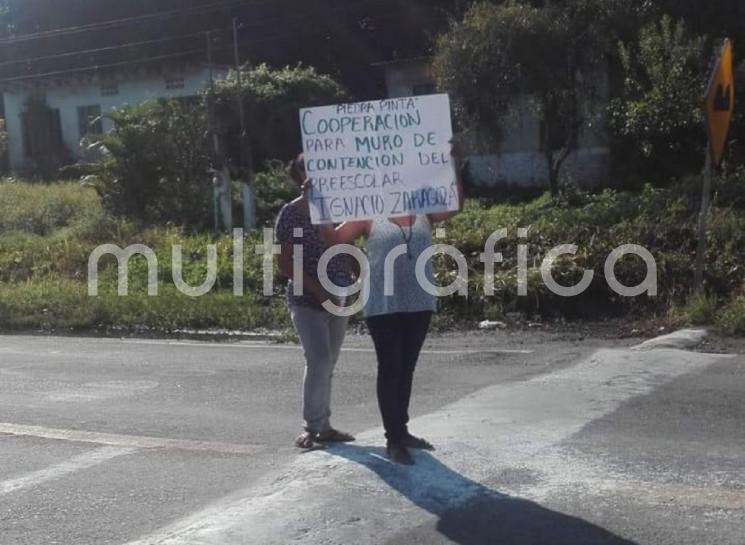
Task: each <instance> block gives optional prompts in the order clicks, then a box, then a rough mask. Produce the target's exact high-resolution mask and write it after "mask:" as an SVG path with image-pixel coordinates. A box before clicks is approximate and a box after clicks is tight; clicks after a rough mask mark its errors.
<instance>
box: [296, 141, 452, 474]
mask: <svg viewBox="0 0 745 545" xmlns="http://www.w3.org/2000/svg"><path fill="white" fill-rule="evenodd" d="M453 156H454V154H453ZM453 162H454V164H455V163H457V162H456V161H453ZM457 170H458V169H457V168H456V185H457V194H458V200H459V201H458V203H459V205H458V209H457V210H456V211H454V212H445V213H441V214H426V215H425V214H423V215H417V216H406V217H397V218H377V219H374V220H366V221H350V222H346V223H343V224H341V225H339V226H338V227H336V228H334V227H332V226H329V225H327V226H324V227H322V228H321V234H322V236H323V238H324V239H325V240H327V241H328V242H330V243H332V244H350V243H352V242H354V241H355V240H357V239H359V238H364V239H365V241H366V250H367V257H368V260H369V263H370V279H371V282H370V286H369V297H368V301H367V304H366V305H365V307H364V310H363V312H364V316H365V319H366V322H367V327H368V330H369V331H370V335H371V336H372V339H373V343H374V345H375V352H376V354H377V359H378V379H377V394H378V404H379V406H380V412H381V415H382V417H383V426H384V428H385V436H386V440H387V451H388V455H389V457H390V458H391V460H393V461H394V462H396V463H399V464H405V465H411V464H413V463H414V461H413V458H412V456H411V454H410V452H409V449H425V450H434V447H433V446H432V445H431V444H430V443H429V442H428V441H426V440H425V439H421V438H419V437H416V436H414V435H412V434H411V433H410V432H409V429H408V423H409V402H410V400H411V390H412V383H413V379H414V370H415V368H416V364H417V361H418V359H419V352H420V351H421V349H422V346H423V344H424V340H425V338H426V337H427V333H428V332H429V326H430V322H431V320H432V314H433V313H434V312H435V310H436V309H437V304H436V301H435V296H434V295H432V294H431V293H429V292H428V291H426V290H425V289H424V288H423V287H422V285H421V283H420V282H419V281H418V279H417V275H416V263H417V260H418V259H419V257H420V256H421V255H422V254H423V253H424V252H425V250H427V249H428V248H430V247H431V246H432V226H433V225H434V224H435V223H437V222H441V221H445V220H447V219H448V218H450V217H451V216H453V215H454V214H457V213H458V212H459V211H460V210H461V209H462V207H463V185H462V181H461V178H460V176H459V175H458V173H457ZM308 185H309V184H307V183H306V188H307V187H308ZM389 255H390V256H391V257H390V258H389V259H388V262H390V261H392V268H393V270H392V271H389V273H388V275H389V276H391V275H390V272H392V273H393V274H392V290H390V289H389V290H388V293H386V289H385V285H384V284H385V283H384V282H383V279H384V278H385V276H386V268H387V261H386V258H387V256H389ZM394 257H395V259H393V258H394ZM388 267H390V265H388ZM425 274H426V277H427V279H428V280H429V282H430V284H434V274H433V270H432V262H431V260H428V261H427V264H426V268H425ZM391 291H392V293H391Z"/></svg>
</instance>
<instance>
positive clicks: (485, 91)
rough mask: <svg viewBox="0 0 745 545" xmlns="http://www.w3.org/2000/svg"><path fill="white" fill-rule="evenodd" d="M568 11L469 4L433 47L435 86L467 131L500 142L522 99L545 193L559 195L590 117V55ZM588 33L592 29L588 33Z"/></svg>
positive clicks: (587, 35)
mask: <svg viewBox="0 0 745 545" xmlns="http://www.w3.org/2000/svg"><path fill="white" fill-rule="evenodd" d="M570 13H571V12H570V11H569V10H567V9H562V7H561V6H558V5H556V6H555V5H553V4H549V5H548V6H546V7H533V6H529V5H524V4H521V3H516V2H509V3H506V4H502V5H493V4H490V3H487V2H479V3H476V4H474V5H473V6H471V7H470V8H469V9H468V11H467V12H466V14H465V16H464V18H463V20H462V21H460V22H456V23H454V24H453V25H452V27H451V28H450V30H449V31H448V32H447V33H446V34H444V35H442V36H441V37H440V38H439V40H438V43H437V48H436V55H435V60H434V68H435V74H436V76H437V79H438V82H439V85H440V87H441V88H443V89H444V90H446V91H448V92H450V94H451V96H452V98H453V99H454V104H455V111H456V115H457V116H458V117H459V119H460V120H461V121H462V122H463V124H464V125H465V126H466V127H472V128H477V129H478V130H480V131H484V130H486V131H487V132H488V133H489V134H490V135H491V136H494V137H495V140H499V139H500V137H501V132H502V129H503V127H504V123H505V120H506V118H507V116H508V115H509V114H510V110H511V108H512V106H513V104H516V103H518V102H519V100H520V99H521V98H522V97H529V99H530V101H531V104H532V105H533V109H534V110H535V112H536V114H537V115H538V116H539V117H540V119H541V121H542V123H541V127H542V128H541V131H540V135H539V141H540V149H541V151H542V152H543V154H544V155H545V157H546V162H547V171H548V182H549V188H550V190H551V194H552V195H553V196H554V197H557V196H558V195H559V177H560V174H561V168H562V166H563V164H564V163H565V161H566V159H567V158H568V157H569V155H570V154H571V152H572V151H573V150H574V149H576V147H577V145H578V142H579V137H580V135H581V131H582V129H583V127H585V126H587V125H588V124H589V123H590V122H591V121H592V119H593V117H594V113H593V107H594V102H595V98H596V87H595V86H594V85H593V84H592V83H591V81H589V80H590V79H591V78H590V77H588V76H590V74H592V73H593V72H596V71H597V67H596V65H595V61H596V59H595V58H593V56H594V54H595V53H596V52H597V51H596V50H594V49H593V48H592V47H589V46H588V45H587V44H586V42H592V39H593V37H594V33H592V32H589V31H587V30H585V31H583V32H578V31H577V29H576V26H575V22H574V21H573V19H572V17H571V16H570ZM590 28H591V27H590Z"/></svg>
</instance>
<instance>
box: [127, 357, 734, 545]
mask: <svg viewBox="0 0 745 545" xmlns="http://www.w3.org/2000/svg"><path fill="white" fill-rule="evenodd" d="M718 359H720V357H718V356H714V355H705V354H694V353H689V352H681V351H677V350H660V351H655V352H653V353H634V352H630V351H628V350H601V351H598V352H597V353H596V354H594V355H593V357H590V358H588V359H587V360H585V361H584V362H582V363H581V364H579V365H576V366H574V367H571V368H568V369H564V370H562V371H558V372H556V373H552V374H548V375H543V376H539V377H535V378H533V379H531V380H528V381H525V382H520V383H508V384H498V385H495V386H491V387H488V388H485V389H484V390H481V391H479V392H477V393H475V394H473V395H470V396H468V397H466V398H464V399H462V400H460V401H458V402H456V403H454V404H452V405H450V406H448V407H445V408H443V409H441V410H439V411H437V412H435V413H433V414H430V415H427V416H424V417H421V418H418V419H416V420H415V421H414V422H412V429H413V431H415V432H416V433H420V434H422V435H423V436H425V437H427V438H428V439H431V440H432V441H433V442H434V443H435V444H436V445H438V451H437V452H436V453H435V456H430V455H428V454H417V465H415V466H414V467H412V468H401V467H399V466H395V465H393V464H391V463H389V462H388V461H387V460H385V459H381V458H380V453H381V450H380V448H379V447H378V448H377V449H376V448H374V447H369V446H367V447H366V446H362V445H370V444H380V440H381V437H380V435H381V432H380V430H370V431H368V432H365V433H363V434H360V435H358V441H357V443H356V444H353V445H349V446H342V447H339V448H337V449H335V450H334V451H332V452H330V453H325V452H316V453H311V454H306V455H304V456H302V457H299V458H298V459H296V460H294V461H293V462H291V463H289V464H288V465H287V466H285V467H284V468H282V469H280V470H278V471H277V472H276V473H274V474H272V475H268V476H266V477H265V478H264V479H263V480H262V482H261V483H259V484H257V485H255V486H252V487H250V488H248V489H246V490H243V491H240V492H238V493H236V494H234V495H232V496H231V497H229V498H225V499H223V500H221V501H218V502H217V503H215V504H213V505H212V506H209V507H207V508H206V509H204V510H202V511H201V512H197V513H195V514H193V515H191V516H188V517H186V518H185V519H183V520H181V521H178V522H176V523H174V524H172V525H170V526H168V527H166V528H164V529H162V530H160V531H157V532H155V533H154V534H152V535H149V536H147V537H144V538H142V539H140V540H137V541H134V542H132V543H130V544H129V545H252V544H256V545H280V544H282V545H284V544H287V543H295V542H302V543H303V544H304V545H320V544H327V543H355V544H357V545H372V544H377V543H385V542H386V541H387V540H388V539H389V538H391V537H392V536H393V535H394V534H395V533H396V532H399V531H401V530H404V529H406V528H412V527H416V526H418V525H420V524H424V523H426V522H427V521H430V520H432V519H433V518H436V517H437V516H438V514H441V513H443V512H445V511H447V509H449V508H450V507H453V506H454V505H458V504H459V503H463V502H466V501H468V500H469V499H472V498H474V497H476V496H486V497H488V498H490V499H492V500H493V501H503V500H510V496H507V495H506V494H505V493H511V494H519V495H520V496H521V497H523V498H526V499H531V500H534V501H541V500H543V499H545V498H547V497H550V496H551V494H553V493H555V492H556V491H557V490H558V491H561V490H562V489H561V486H565V485H567V484H569V483H571V484H572V486H586V487H590V489H589V490H590V491H593V489H592V487H593V486H601V485H602V487H613V486H614V484H615V485H616V486H615V487H614V489H616V490H628V489H629V482H628V481H625V482H622V483H615V482H610V481H613V478H612V475H610V474H606V475H602V474H600V476H599V477H598V475H597V472H596V469H597V468H591V469H592V471H590V473H591V475H587V471H588V470H586V469H584V466H582V465H581V464H574V463H573V460H572V456H571V454H566V453H564V452H563V451H562V450H561V446H560V444H561V442H562V441H563V440H565V439H567V438H569V437H571V436H572V435H574V434H575V433H577V432H579V431H580V430H581V429H582V428H583V427H584V426H585V425H587V424H588V423H590V422H592V421H593V420H596V419H598V418H601V417H603V416H605V415H607V414H609V413H611V412H613V411H614V410H616V409H617V408H618V407H619V406H620V405H621V404H622V403H624V402H625V401H626V400H628V399H630V398H633V397H635V396H639V395H644V394H648V393H650V392H652V391H653V390H654V389H655V388H656V387H658V386H660V385H663V384H665V383H666V382H668V381H670V380H672V379H674V378H676V377H678V376H681V375H684V374H686V373H690V372H695V371H699V370H702V369H704V368H705V367H707V366H708V365H710V364H712V363H714V362H715V361H717V360H718ZM502 473H504V474H518V475H520V474H521V473H524V474H525V475H526V476H527V478H526V480H527V481H528V483H529V484H528V486H525V485H523V484H521V483H520V482H519V481H520V479H518V482H517V483H511V481H510V480H509V479H507V482H506V486H504V487H502V486H500V491H499V492H496V491H494V490H490V489H488V488H487V487H485V486H484V485H482V484H480V483H482V482H484V481H485V480H487V479H492V480H493V479H494V478H495V477H497V476H499V475H500V474H502ZM585 476H588V477H590V478H589V479H588V482H586V483H583V477H585ZM604 479H605V480H604ZM602 487H601V488H596V489H594V491H595V492H597V491H598V490H599V489H600V490H602V489H603V488H602ZM631 489H633V487H632V488H631ZM659 492H660V495H662V494H665V493H669V492H671V490H670V489H669V488H668V489H667V490H665V489H664V488H660V489H659ZM675 492H676V493H681V492H685V491H684V490H683V489H680V490H677V489H676V490H675ZM658 497H659V495H658ZM740 499H741V498H739V496H738V497H726V498H721V499H720V500H719V501H720V503H721V504H730V505H741V503H740ZM704 503H705V502H704ZM711 503H715V504H716V502H715V501H712V502H711Z"/></svg>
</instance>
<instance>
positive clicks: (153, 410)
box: [0, 333, 745, 545]
mask: <svg viewBox="0 0 745 545" xmlns="http://www.w3.org/2000/svg"><path fill="white" fill-rule="evenodd" d="M523 342H524V340H523V341H520V340H518V339H516V338H512V337H511V336H510V335H508V334H504V333H495V334H493V335H491V336H489V337H482V336H475V337H445V338H439V339H433V340H432V341H430V342H429V344H428V346H427V347H426V350H427V351H426V353H425V355H424V357H423V361H422V365H421V367H420V371H419V373H418V376H417V385H416V388H417V391H416V393H415V404H416V405H415V411H414V412H415V416H416V419H415V422H414V424H415V426H416V430H419V431H421V432H423V433H425V434H426V435H427V436H428V437H430V438H432V439H434V440H436V441H437V444H438V446H440V449H439V450H438V452H436V453H434V455H432V456H430V455H425V454H422V455H420V456H419V457H418V459H417V462H418V464H417V466H416V467H415V468H413V469H406V470H404V469H402V468H398V467H394V466H391V465H390V464H389V463H387V462H386V461H385V459H384V458H383V457H382V456H381V451H380V445H381V436H380V431H379V430H378V429H376V426H377V425H378V416H377V408H376V406H375V400H374V397H373V389H372V386H373V379H374V357H373V354H372V352H371V350H370V346H369V343H368V342H367V340H366V339H361V338H351V339H350V340H349V342H348V343H347V349H346V350H345V353H344V358H343V363H342V365H341V366H340V369H339V372H338V373H337V379H336V392H335V410H336V415H337V416H336V421H335V423H336V425H337V426H339V427H341V428H344V429H348V430H351V431H354V432H355V433H358V434H359V441H358V442H357V444H355V445H352V446H348V447H344V448H339V449H334V450H333V451H331V452H320V453H311V454H304V455H298V454H297V453H296V452H295V451H294V450H293V449H292V448H291V447H290V446H288V445H289V443H291V441H292V439H293V437H294V435H295V434H296V433H297V431H298V429H299V422H298V417H297V414H298V412H299V400H298V396H297V393H298V390H299V385H300V381H301V377H302V366H301V365H300V364H299V359H300V353H299V351H298V350H297V348H296V347H289V346H267V345H261V344H235V345H213V344H207V343H173V342H164V341H120V340H101V339H62V338H43V337H0V544H1V545H16V544H19V545H20V544H34V545H37V544H38V545H42V544H44V545H47V544H53V543H57V544H64V545H87V544H91V545H93V544H95V545H101V544H107V543H111V544H135V543H136V544H138V545H153V544H170V545H185V544H192V545H193V544H200V545H206V544H210V545H227V544H239V543H240V544H242V545H245V544H253V543H255V544H261V545H270V544H272V543H277V544H279V543H281V544H286V543H290V542H296V543H308V544H321V543H324V544H339V545H347V544H349V545H351V544H354V545H358V544H365V543H370V544H372V543H386V544H402V545H403V544H407V545H408V544H412V545H416V544H422V545H424V544H426V545H437V544H445V543H450V544H452V543H458V544H462V545H482V544H484V545H486V544H489V545H492V544H501V543H504V544H510V545H513V544H516V545H528V544H539V543H540V544H551V545H556V544H561V545H563V544H566V545H570V544H571V545H575V544H581V543H588V544H590V543H592V544H614V545H615V544H629V543H639V544H668V543H669V544H676V545H679V544H686V543H691V544H696V545H700V544H709V543H710V544H712V545H713V544H716V545H721V544H730V543H731V544H736V545H742V544H743V543H745V539H744V538H743V537H742V535H743V528H745V459H744V457H745V455H744V454H743V453H745V432H743V431H742V429H743V428H742V422H743V421H744V417H745V404H743V402H742V401H743V393H744V392H745V358H742V357H733V358H723V357H714V356H705V355H699V354H693V353H687V352H679V351H670V350H663V351H655V352H646V353H638V352H629V351H627V350H625V349H624V348H625V347H623V346H621V345H619V343H608V342H600V341H587V340H581V341H580V340H560V339H558V338H553V337H551V336H550V335H539V334H536V336H535V337H534V338H531V342H530V344H529V345H526V344H521V343H523Z"/></svg>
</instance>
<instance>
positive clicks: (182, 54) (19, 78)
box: [0, 46, 228, 83]
mask: <svg viewBox="0 0 745 545" xmlns="http://www.w3.org/2000/svg"><path fill="white" fill-rule="evenodd" d="M225 47H228V46H224V47H220V48H218V49H224V48H225ZM197 53H204V49H191V50H188V51H181V52H180V53H171V54H169V55H158V56H155V57H147V58H142V59H135V60H131V61H121V62H113V63H108V64H99V65H95V66H85V67H81V68H73V69H70V70H57V71H55V72H46V73H43V74H32V75H28V76H17V77H13V78H4V79H0V83H11V82H14V81H23V80H29V79H36V78H49V77H54V76H64V75H67V74H74V73H77V72H90V71H95V70H100V69H102V68H114V67H117V66H126V65H128V64H139V63H145V62H151V61H159V60H165V59H175V58H178V57H186V56H188V55H195V54H197Z"/></svg>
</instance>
